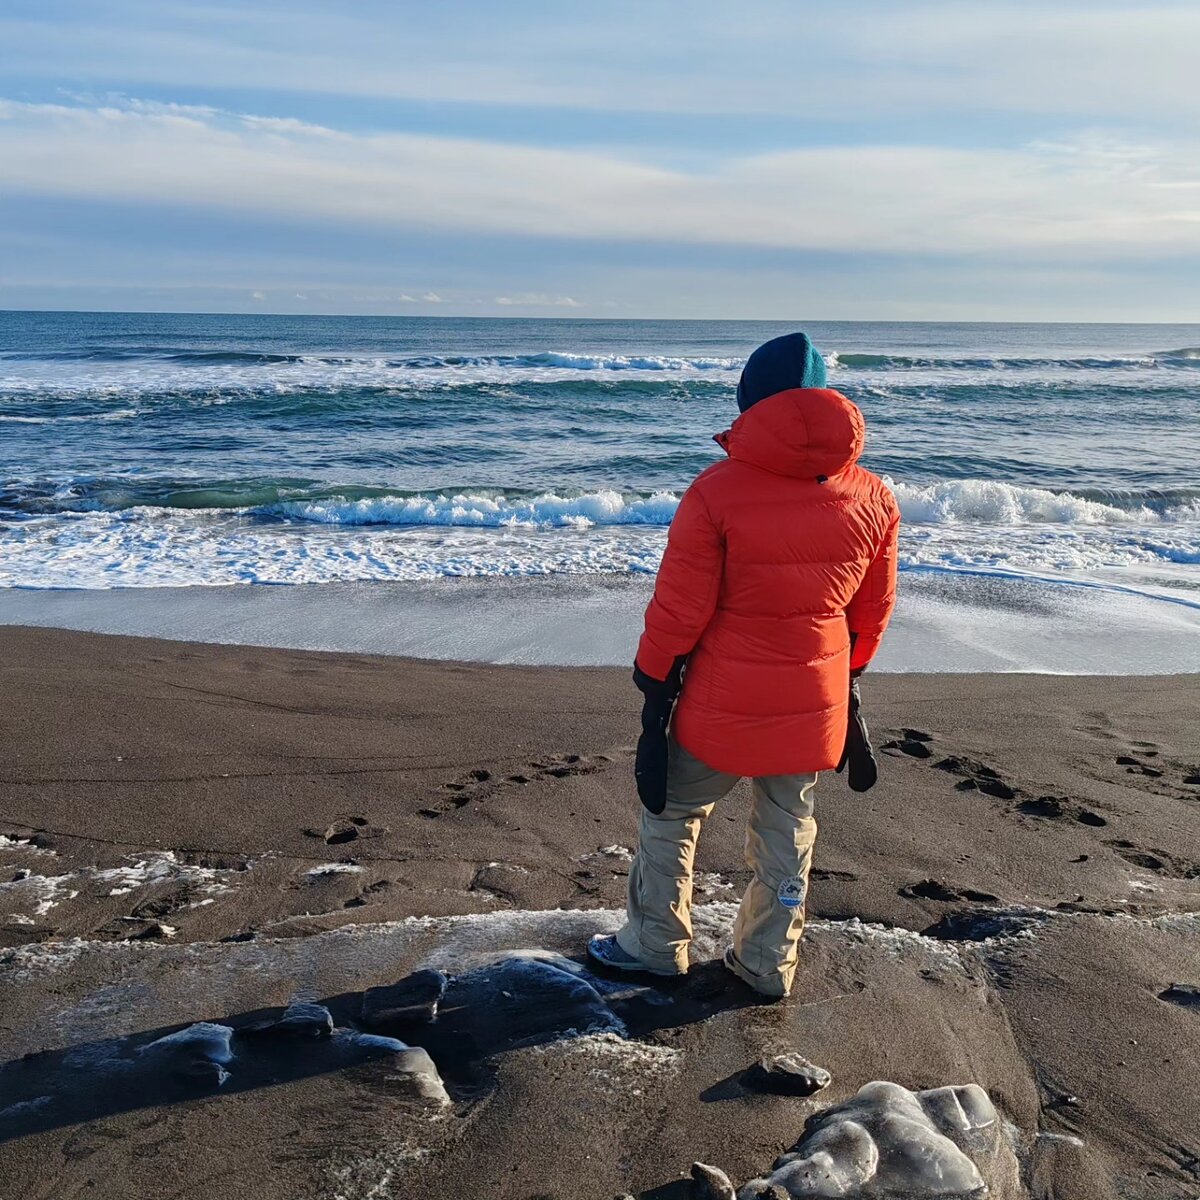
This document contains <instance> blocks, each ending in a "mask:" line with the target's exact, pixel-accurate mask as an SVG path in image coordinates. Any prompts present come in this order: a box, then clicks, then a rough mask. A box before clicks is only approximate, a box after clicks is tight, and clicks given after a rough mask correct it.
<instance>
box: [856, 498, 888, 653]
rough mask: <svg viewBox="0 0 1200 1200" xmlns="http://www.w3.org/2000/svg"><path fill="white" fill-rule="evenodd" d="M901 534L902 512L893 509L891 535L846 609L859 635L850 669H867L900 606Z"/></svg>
mask: <svg viewBox="0 0 1200 1200" xmlns="http://www.w3.org/2000/svg"><path fill="white" fill-rule="evenodd" d="M899 533H900V512H899V510H898V509H896V508H893V512H892V519H891V523H890V524H889V525H888V529H887V533H885V534H884V536H883V539H882V541H881V542H880V543H879V546H878V547H877V548H876V551H875V557H874V558H872V559H871V565H870V566H869V567H867V573H866V575H865V576H864V577H863V581H862V583H860V584H859V586H858V591H856V592H855V593H854V598H853V599H852V600H851V601H850V603H849V604H848V605H847V606H846V621H847V624H849V626H850V632H851V633H852V634H854V635H855V638H854V648H853V650H852V651H851V653H850V669H851V670H852V671H856V670H860V669H861V668H863V667H865V666H866V665H867V664H868V663H869V662H870V661H871V659H872V658H874V657H875V652H876V651H877V650H878V649H879V643H880V642H882V641H883V632H884V630H885V629H887V625H888V621H889V620H891V616H892V609H893V608H895V607H896V569H897V562H896V559H897V542H898V539H899Z"/></svg>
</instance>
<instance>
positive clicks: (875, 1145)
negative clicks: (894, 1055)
mask: <svg viewBox="0 0 1200 1200" xmlns="http://www.w3.org/2000/svg"><path fill="white" fill-rule="evenodd" d="M998 1145H999V1127H998V1122H997V1115H996V1110H995V1108H994V1107H993V1106H992V1102H991V1100H990V1099H989V1097H988V1094H987V1093H986V1092H985V1091H984V1090H983V1089H982V1088H981V1087H978V1086H977V1085H976V1084H967V1085H965V1086H961V1087H942V1088H934V1089H931V1090H929V1091H924V1092H911V1091H909V1090H908V1089H907V1088H905V1087H901V1086H900V1085H899V1084H896V1083H888V1082H884V1081H878V1082H875V1083H868V1084H866V1085H865V1086H864V1087H862V1088H860V1089H859V1091H858V1093H857V1095H855V1096H854V1097H853V1098H852V1099H850V1100H848V1101H846V1102H845V1103H844V1104H839V1105H836V1106H835V1107H833V1108H829V1109H826V1110H825V1111H824V1112H822V1113H820V1114H818V1115H817V1116H816V1117H814V1118H812V1119H811V1120H810V1121H809V1122H808V1124H807V1125H806V1127H805V1131H804V1136H803V1137H802V1138H801V1139H800V1141H799V1142H798V1143H797V1144H796V1146H795V1148H794V1149H793V1150H792V1151H790V1152H789V1153H787V1154H785V1155H783V1156H782V1157H781V1158H780V1159H779V1160H778V1161H777V1162H776V1164H775V1168H774V1170H773V1171H772V1172H771V1174H770V1175H769V1176H767V1177H766V1178H765V1179H759V1180H752V1181H751V1182H750V1183H748V1184H746V1186H745V1187H744V1188H743V1189H742V1190H741V1191H740V1192H739V1193H738V1194H739V1196H745V1197H747V1198H749V1197H754V1196H757V1195H758V1190H759V1189H760V1188H761V1187H763V1186H766V1185H774V1186H776V1187H778V1188H780V1189H782V1191H783V1192H784V1194H785V1195H787V1196H789V1197H792V1198H793V1200H810V1198H813V1200H815V1198H816V1197H829V1196H846V1197H850V1196H863V1197H866V1196H881V1197H883V1196H896V1197H899V1196H903V1197H909V1198H912V1200H918V1198H921V1197H935V1196H936V1197H943V1198H945V1200H951V1198H959V1200H968V1198H975V1197H982V1196H986V1195H987V1194H988V1185H987V1183H985V1181H984V1177H983V1175H982V1174H981V1173H980V1170H979V1167H978V1166H977V1165H976V1163H975V1161H974V1159H973V1158H972V1157H971V1156H970V1155H969V1154H968V1153H967V1151H968V1150H970V1151H973V1152H974V1153H976V1154H977V1155H982V1154H994V1152H995V1150H996V1149H997V1147H998Z"/></svg>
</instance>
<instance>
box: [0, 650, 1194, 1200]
mask: <svg viewBox="0 0 1200 1200" xmlns="http://www.w3.org/2000/svg"><path fill="white" fill-rule="evenodd" d="M0 683H2V686H3V694H4V705H3V711H2V714H0V834H2V835H4V838H5V839H6V840H5V841H4V842H0V937H2V939H3V944H4V945H6V946H7V947H9V948H8V949H7V950H2V951H0V995H2V996H3V1004H2V1008H0V1060H2V1061H3V1062H4V1064H5V1065H4V1067H3V1068H2V1069H0V1138H3V1139H4V1140H3V1142H0V1178H2V1179H3V1180H4V1183H3V1184H2V1185H0V1192H3V1194H5V1195H9V1194H11V1195H14V1196H17V1195H21V1196H76V1195H85V1194H86V1195H89V1196H98V1197H101V1196H123V1197H142V1196H146V1197H149V1196H155V1197H166V1196H179V1197H184V1196H204V1197H206V1198H214V1200H215V1198H220V1197H234V1196H237V1197H242V1196H254V1197H281V1198H282V1197H289V1198H293V1197H307V1196H312V1197H345V1198H347V1200H350V1198H352V1197H354V1198H359V1197H361V1198H365V1197H368V1196H370V1197H388V1196H394V1197H411V1198H412V1200H425V1198H433V1197H443V1196H463V1197H480V1198H482V1197H514V1198H522V1200H524V1198H532V1197H555V1198H558V1200H591V1198H593V1197H595V1198H604V1197H611V1196H613V1195H616V1194H620V1193H623V1192H629V1193H631V1194H634V1195H638V1196H654V1197H661V1198H666V1197H674V1196H680V1197H681V1196H686V1195H688V1194H689V1192H688V1191H687V1185H685V1184H684V1183H682V1182H681V1174H682V1175H686V1173H687V1169H688V1167H689V1165H690V1164H691V1162H692V1161H693V1160H695V1159H699V1160H702V1161H705V1162H711V1163H715V1164H716V1165H718V1166H720V1167H721V1168H722V1169H724V1170H725V1171H727V1172H728V1173H729V1175H730V1176H731V1178H732V1179H733V1180H734V1182H735V1183H741V1182H742V1181H744V1180H746V1179H749V1178H751V1177H753V1176H757V1175H762V1174H766V1173H767V1172H768V1171H769V1169H770V1166H771V1163H772V1161H773V1160H774V1159H775V1157H776V1156H777V1155H778V1154H780V1153H781V1152H783V1151H785V1150H787V1149H788V1148H789V1147H790V1146H791V1145H792V1144H793V1143H794V1142H795V1141H796V1140H797V1138H798V1137H799V1136H800V1134H801V1132H802V1129H803V1126H804V1123H805V1120H806V1118H808V1117H809V1116H811V1115H812V1114H814V1113H815V1112H817V1111H819V1110H820V1109H822V1108H824V1107H827V1106H828V1105H831V1104H835V1103H839V1102H841V1101H843V1100H845V1099H847V1098H849V1097H851V1096H853V1095H854V1093H855V1092H856V1091H857V1089H858V1088H859V1087H861V1086H862V1085H863V1084H866V1083H868V1082H870V1081H872V1080H876V1079H887V1080H892V1081H894V1082H896V1083H899V1084H902V1085H904V1086H905V1087H909V1088H912V1089H927V1088H936V1087H941V1086H943V1085H949V1084H955V1085H961V1084H968V1083H976V1084H979V1085H980V1086H982V1087H983V1088H984V1089H986V1090H987V1092H988V1093H989V1095H990V1096H991V1098H992V1100H993V1102H994V1103H995V1104H996V1106H997V1108H998V1109H999V1110H1000V1115H1001V1118H1002V1121H1003V1122H1004V1130H1003V1134H1002V1136H1001V1137H1000V1142H999V1143H998V1144H997V1146H994V1147H993V1148H992V1150H991V1151H990V1152H989V1156H988V1157H987V1161H986V1163H985V1164H984V1165H986V1166H987V1171H985V1175H989V1173H990V1177H989V1178H988V1182H989V1183H990V1184H991V1185H992V1195H995V1196H1013V1197H1018V1196H1022V1197H1023V1196H1035V1197H1064V1198H1065V1197H1079V1198H1081V1200H1092V1198H1101V1197H1111V1198H1113V1200H1116V1198H1117V1197H1148V1198H1153V1200H1156V1198H1160V1197H1161V1198H1166V1197H1171V1198H1179V1200H1182V1198H1184V1197H1194V1196H1195V1195H1196V1194H1197V1190H1198V1189H1200V1133H1198V1130H1200V1088H1198V1087H1197V1084H1196V1080H1195V1063H1196V1061H1198V1060H1200V1009H1198V1007H1197V1005H1198V1002H1200V992H1198V991H1197V988H1198V987H1200V915H1197V914H1200V822H1198V820H1197V816H1198V815H1200V727H1198V724H1197V722H1196V719H1195V713H1196V708H1197V701H1198V699H1200V684H1198V683H1197V677H1196V676H1158V677H1152V678H1151V677H1147V678H1133V677H1124V678H1121V677H1109V678H1091V677H1074V678H1071V677H1061V676H1029V675H919V676H918V675H878V676H871V677H868V679H867V680H866V681H864V699H865V704H866V708H867V712H868V715H869V717H870V719H871V724H872V727H873V730H874V731H875V734H876V741H877V744H879V745H881V746H884V747H886V748H885V749H884V750H883V751H882V754H881V758H882V778H881V781H880V784H879V786H878V787H877V788H876V789H875V790H874V791H872V792H871V793H869V794H868V795H865V796H860V795H854V794H852V793H850V792H849V791H848V789H847V788H846V786H845V784H844V782H842V781H841V780H840V779H838V778H837V777H836V776H828V777H825V778H823V779H822V781H821V783H820V785H819V793H818V797H819V798H818V820H819V822H820V824H821V837H820V840H819V843H818V850H817V858H816V867H815V870H814V887H813V892H812V902H811V904H812V907H811V915H812V917H813V925H812V927H811V928H810V932H809V935H808V938H807V941H806V952H805V955H804V959H803V963H802V966H801V973H800V976H799V979H798V983H797V988H796V994H795V995H794V997H793V998H792V999H791V1000H790V1001H788V1002H787V1003H786V1004H784V1005H781V1006H775V1007H762V1006H758V1005H755V1004H753V1003H751V1002H750V996H749V994H748V993H747V992H745V991H744V990H742V989H741V987H740V985H738V984H736V983H735V982H733V981H732V980H730V979H729V978H728V977H726V975H725V973H724V972H723V970H722V969H721V968H720V967H719V965H717V963H715V962H703V963H701V964H700V965H699V966H698V967H697V968H695V969H694V970H693V972H692V974H691V976H689V977H688V978H687V979H686V980H683V981H678V982H676V981H668V982H665V983H658V984H655V986H654V987H653V988H652V989H650V990H649V991H640V990H637V989H634V990H632V991H631V990H630V989H629V988H628V986H624V985H623V990H622V991H618V992H612V993H610V992H608V991H606V990H605V989H604V988H603V986H601V987H600V989H599V991H598V992H597V993H596V994H597V995H598V996H600V998H601V999H602V1000H603V1001H604V1012H606V1013H608V1015H609V1016H610V1017H611V1018H612V1020H611V1022H610V1024H609V1027H608V1028H599V1027H597V1028H599V1031H598V1032H593V1033H591V1034H590V1035H587V1036H584V1037H576V1038H565V1037H562V1036H561V1032H562V1029H563V1028H564V1026H563V1020H564V1019H565V1016H567V1015H570V1012H571V1011H572V1010H571V1005H570V1003H568V1002H567V1001H565V1000H563V997H562V996H558V994H557V993H555V992H554V988H553V987H551V989H550V994H543V992H541V991H538V989H537V988H534V989H533V991H531V992H530V993H529V995H528V996H527V997H524V998H525V999H528V1001H529V1003H528V1005H527V1006H526V1007H525V1009H524V1010H523V1011H519V1010H521V1008H522V1006H521V1004H520V1003H518V1002H517V1000H520V999H522V997H523V993H521V991H520V989H521V988H522V987H525V986H526V985H527V984H528V980H527V979H526V980H525V982H520V981H518V985H516V986H517V1000H513V997H512V996H511V995H509V993H510V992H511V991H512V989H511V988H509V987H507V986H501V984H502V983H503V980H502V979H501V981H500V983H497V982H496V979H497V978H498V977H495V976H488V975H487V972H486V971H485V972H484V974H483V975H472V974H471V972H472V971H476V972H478V970H479V969H480V968H481V966H482V967H486V965H487V964H488V963H489V962H491V961H493V960H494V959H495V958H496V957H497V956H498V955H500V954H502V953H504V952H509V951H531V950H537V951H546V952H550V953H551V954H559V955H565V956H566V957H567V958H568V959H574V960H577V961H581V960H582V950H583V945H584V942H585V940H586V936H587V934H588V933H589V932H592V931H594V930H596V929H611V928H612V927H613V925H614V922H615V921H616V920H617V916H616V910H618V909H619V907H620V905H621V902H622V896H623V888H624V872H625V869H626V864H627V859H628V848H630V847H632V846H633V844H634V841H635V830H636V819H637V811H636V801H635V797H634V795H633V788H632V780H631V769H630V759H631V754H632V742H633V738H634V735H635V731H636V728H637V724H636V696H635V693H634V692H633V689H632V687H631V686H630V684H629V680H628V672H627V671H625V670H621V669H608V668H549V667H537V668H533V667H493V666H468V665H460V664H453V663H432V662H424V661H419V660H408V659H398V658H384V657H374V656H367V655H356V654H320V653H314V652H307V651H286V650H271V649H250V648H245V647H231V646H212V645H201V644H191V643H177V642H164V641H154V640H149V639H138V638H121V637H110V636H102V635H95V634H82V633H70V632H62V631H54V630H40V629H28V628H16V627H9V628H4V629H0ZM743 787H744V785H743ZM743 787H739V789H738V790H737V791H736V792H735V793H734V795H733V796H731V797H730V798H729V800H728V801H727V802H726V803H724V804H723V805H722V806H721V807H720V808H718V810H717V812H716V813H715V814H714V816H713V817H712V819H711V820H710V821H709V823H708V826H707V827H706V829H705V832H704V836H703V838H702V841H701V848H700V854H699V860H698V870H699V872H700V874H699V877H698V899H699V900H700V902H701V904H700V907H699V909H698V915H697V924H698V933H699V940H700V945H701V948H702V950H703V953H702V955H701V956H700V957H702V958H704V959H714V958H715V957H716V956H718V955H719V952H720V949H721V948H722V945H723V938H724V937H725V936H726V934H727V930H728V926H729V923H730V921H731V919H732V911H733V910H732V902H733V901H734V900H736V898H737V896H738V895H739V894H740V889H741V887H742V886H743V884H744V883H745V881H746V878H747V873H746V868H745V866H744V863H743V860H742V854H741V842H742V836H743V821H744V816H745V803H746V798H745V794H744V791H743ZM579 910H584V911H582V912H580V911H579ZM593 910H594V911H593ZM553 961H558V960H553ZM423 966H433V967H437V968H439V969H442V970H445V971H446V972H447V973H448V974H449V975H450V976H451V977H452V979H451V989H450V991H449V992H448V993H447V997H446V1001H445V1006H446V1007H445V1011H444V1014H443V1016H441V1017H439V1020H438V1022H436V1023H434V1024H433V1025H431V1026H429V1027H428V1028H426V1029H424V1030H423V1031H422V1030H417V1031H415V1032H414V1033H413V1034H412V1035H411V1036H410V1037H406V1038H405V1040H406V1041H409V1042H411V1043H412V1044H419V1045H424V1046H426V1047H427V1048H428V1049H429V1051H430V1053H431V1055H432V1056H433V1059H434V1061H435V1062H436V1063H437V1064H438V1067H439V1069H440V1070H441V1072H442V1075H443V1077H444V1079H445V1081H446V1085H447V1088H448V1090H449V1094H450V1098H451V1101H452V1103H451V1104H450V1105H449V1106H448V1107H445V1108H438V1107H436V1106H435V1107H431V1106H430V1105H429V1104H427V1103H423V1102H420V1101H415V1100H412V1099H411V1098H405V1097H404V1096H402V1095H399V1094H398V1092H397V1089H396V1086H395V1084H394V1081H393V1082H392V1083H389V1079H393V1074H391V1073H389V1068H388V1066H387V1063H386V1061H384V1060H383V1059H375V1060H374V1061H362V1060H364V1059H371V1058H372V1056H371V1055H359V1056H358V1057H355V1053H356V1052H355V1053H351V1050H350V1049H348V1048H347V1046H345V1045H341V1044H340V1043H338V1044H337V1045H335V1046H334V1047H333V1048H330V1047H328V1046H324V1047H323V1048H322V1047H320V1046H318V1047H316V1048H314V1046H313V1045H310V1044H309V1043H294V1044H293V1043H290V1042H288V1043H286V1045H285V1048H284V1049H282V1050H281V1049H279V1048H278V1046H279V1045H284V1043H278V1044H275V1043H273V1045H274V1046H275V1048H274V1049H272V1050H270V1051H269V1052H267V1051H263V1052H261V1053H259V1052H258V1051H255V1052H254V1053H253V1054H251V1053H246V1054H239V1056H238V1057H235V1059H234V1060H233V1061H232V1062H231V1063H230V1065H229V1072H230V1077H229V1079H228V1080H227V1081H226V1082H225V1084H224V1085H222V1086H217V1085H215V1084H211V1083H210V1084H204V1083H201V1082H196V1081H192V1082H191V1083H190V1084H188V1085H187V1086H186V1087H184V1086H183V1085H180V1086H178V1087H176V1088H175V1090H174V1091H165V1092H164V1091H161V1090H158V1091H156V1090H155V1086H146V1087H143V1086H142V1085H141V1084H138V1085H137V1086H134V1085H133V1084H130V1083H129V1080H130V1079H134V1078H135V1077H134V1076H130V1075H129V1074H125V1075H120V1076H119V1078H120V1079H121V1080H122V1081H123V1082H122V1083H121V1085H120V1086H111V1085H110V1084H109V1085H97V1082H96V1081H97V1080H100V1081H104V1080H106V1079H107V1080H111V1079H112V1078H117V1076H114V1075H113V1074H112V1059H113V1056H114V1055H115V1056H116V1057H117V1058H124V1059H129V1058H130V1056H131V1055H132V1054H134V1053H135V1052H136V1050H137V1048H138V1047H139V1046H140V1045H141V1044H142V1043H143V1042H149V1041H151V1040H152V1039H153V1038H154V1037H156V1036H159V1035H161V1034H166V1033H170V1032H171V1031H173V1030H175V1029H178V1028H180V1027H182V1026H186V1025H188V1024H190V1023H192V1022H196V1021H211V1022H220V1023H225V1024H228V1025H230V1026H232V1027H233V1028H234V1029H235V1030H236V1031H237V1036H238V1037H241V1036H242V1031H243V1030H244V1029H245V1028H246V1027H248V1026H249V1025H250V1024H253V1023H255V1022H256V1021H260V1020H262V1019H265V1018H264V1010H269V1009H271V1008H272V1007H273V1006H282V1005H285V1004H287V1003H288V1002H289V1001H290V1000H292V999H293V998H295V997H297V996H299V997H302V998H305V999H313V1000H320V1001H322V1002H328V1003H329V1007H330V1009H331V1011H332V1012H333V1016H334V1019H335V1021H336V1022H337V1023H338V1024H339V1026H342V1025H345V1026H346V1027H349V1026H352V1025H354V1024H355V1022H356V1021H357V1020H358V1015H359V1013H360V1010H361V995H360V993H361V992H362V991H363V990H364V989H366V988H369V987H372V986H376V985H381V984H387V983H393V982H395V981H396V980H397V979H399V978H401V977H402V976H403V975H405V974H406V973H407V972H408V971H410V970H413V969H415V968H418V967H423ZM555 969H556V970H557V968H555ZM559 974H563V972H559ZM566 977H568V976H567V975H565V974H564V978H566ZM554 978H555V979H558V976H557V975H555V977H554ZM573 978H578V977H577V976H575V977H573ZM463 980H466V981H467V982H462V981H463ZM471 981H475V982H471ZM543 982H544V980H543ZM558 982H559V983H561V982H562V981H561V980H559V981H558ZM539 986H540V985H539ZM555 986H557V984H556V985H555ZM564 986H565V985H564ZM489 988H491V989H492V990H491V991H489V990H488V989H489ZM497 988H498V989H499V990H496V989H497ZM567 992H570V988H568V989H567ZM565 994H566V993H564V995H565ZM506 996H507V1000H506V999H505V997H506ZM556 996H557V999H556ZM510 1002H511V1003H510ZM571 1003H573V1002H571ZM556 1006H562V1007H561V1008H556ZM585 1007H586V1006H585ZM531 1014H532V1015H531ZM269 1015H270V1014H265V1016H266V1017H269ZM593 1015H595V1014H594V1013H593ZM606 1019H607V1018H606ZM246 1036H247V1037H248V1036H249V1035H246ZM116 1039H132V1040H130V1041H117V1040H116ZM239 1044H241V1043H239ZM247 1044H249V1043H248V1042H247ZM339 1045H341V1049H338V1046H339ZM131 1048H132V1049H131ZM335 1050H336V1051H337V1052H336V1053H335ZM782 1051H798V1052H799V1053H801V1054H803V1055H805V1056H807V1057H808V1058H810V1059H811V1060H812V1061H814V1062H816V1063H818V1064H820V1065H822V1066H824V1067H826V1068H827V1069H828V1070H830V1071H831V1072H832V1074H833V1083H832V1084H831V1085H830V1087H829V1088H828V1089H827V1090H826V1091H824V1092H822V1093H820V1094H818V1095H817V1096H815V1097H812V1098H810V1099H798V1098H791V1097H778V1096H764V1095H761V1094H758V1093H756V1092H754V1091H753V1090H751V1089H750V1088H748V1087H747V1086H746V1084H745V1081H744V1079H743V1076H742V1072H743V1071H744V1070H745V1068H746V1067H748V1066H749V1065H751V1064H752V1063H753V1062H754V1061H755V1060H756V1059H758V1058H759V1057H761V1056H763V1055H764V1054H768V1053H780V1052H782ZM339 1054H340V1055H341V1057H339ZM24 1056H30V1057H24ZM143 1057H144V1056H143ZM139 1061H141V1060H140V1059H139ZM147 1061H148V1060H147ZM106 1072H107V1074H106ZM118 1074H119V1073H118ZM141 1079H144V1073H143V1074H141V1075H136V1079H135V1082H136V1080H141ZM47 1096H48V1097H50V1099H48V1100H44V1099H42V1098H43V1097H47ZM13 1105H20V1106H21V1107H18V1108H13V1107H12V1106H13Z"/></svg>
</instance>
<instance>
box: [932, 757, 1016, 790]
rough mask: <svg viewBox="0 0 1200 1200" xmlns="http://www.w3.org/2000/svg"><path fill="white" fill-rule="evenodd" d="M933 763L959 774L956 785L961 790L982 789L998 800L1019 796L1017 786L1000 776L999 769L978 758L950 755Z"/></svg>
mask: <svg viewBox="0 0 1200 1200" xmlns="http://www.w3.org/2000/svg"><path fill="white" fill-rule="evenodd" d="M933 765H934V766H935V767H936V768H937V769H938V770H939V771H946V772H948V773H949V774H951V775H958V776H959V777H960V778H959V781H958V783H956V784H955V785H954V786H955V788H956V789H957V790H958V791H960V792H973V791H980V792H982V793H983V794H984V795H985V796H994V797H995V798H996V799H997V800H1015V799H1016V797H1017V790H1016V788H1014V787H1012V786H1011V785H1010V784H1008V783H1006V782H1005V781H1004V780H1003V779H1002V778H1001V777H1000V773H999V771H997V770H995V769H994V768H992V767H989V766H988V765H987V764H986V763H981V762H980V761H979V760H978V759H974V758H965V757H963V756H960V755H950V756H949V757H948V758H943V759H940V760H939V761H938V762H935V763H934V764H933Z"/></svg>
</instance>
